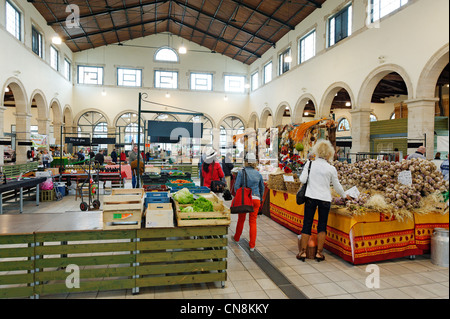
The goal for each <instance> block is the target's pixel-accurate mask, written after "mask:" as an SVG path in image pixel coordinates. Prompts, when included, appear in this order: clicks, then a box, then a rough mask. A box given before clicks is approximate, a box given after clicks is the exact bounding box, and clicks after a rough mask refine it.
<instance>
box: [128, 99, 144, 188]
mask: <svg viewBox="0 0 450 319" xmlns="http://www.w3.org/2000/svg"><path fill="white" fill-rule="evenodd" d="M141 103H142V93H139V104H138V132H137V133H138V138H137V146H138V154H137V170H136V171H137V174H136V175H137V176H136V188H140V183H139V176H140V168H141V166H140V165H141V161H140V158H141V157H140V153H141ZM130 165H131V163H130Z"/></svg>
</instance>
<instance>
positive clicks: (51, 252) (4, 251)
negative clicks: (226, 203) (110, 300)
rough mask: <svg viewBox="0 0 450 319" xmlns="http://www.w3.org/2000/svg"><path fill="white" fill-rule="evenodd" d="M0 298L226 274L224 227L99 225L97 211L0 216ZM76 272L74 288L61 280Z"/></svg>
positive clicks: (214, 278)
mask: <svg viewBox="0 0 450 319" xmlns="http://www.w3.org/2000/svg"><path fill="white" fill-rule="evenodd" d="M0 225H2V227H0V298H24V297H29V298H39V296H41V295H49V294H61V293H76V292H87V291H105V290H116V289H131V290H132V292H133V293H135V294H136V293H139V288H141V287H152V286H166V285H179V284H192V283H205V282H216V281H217V282H222V286H223V285H224V282H225V281H226V277H227V274H226V269H227V261H226V258H227V249H226V247H227V232H228V227H226V226H208V227H174V228H142V229H134V230H127V229H120V227H119V228H118V229H115V230H103V229H102V227H103V223H102V212H67V213H64V214H34V215H30V216H24V215H2V216H0ZM75 271H79V272H77V273H79V276H80V278H79V279H80V280H79V283H80V284H79V287H77V286H76V285H75V282H71V283H72V284H74V285H71V284H69V285H68V284H67V283H66V280H67V279H68V276H70V275H71V274H72V273H73V274H75Z"/></svg>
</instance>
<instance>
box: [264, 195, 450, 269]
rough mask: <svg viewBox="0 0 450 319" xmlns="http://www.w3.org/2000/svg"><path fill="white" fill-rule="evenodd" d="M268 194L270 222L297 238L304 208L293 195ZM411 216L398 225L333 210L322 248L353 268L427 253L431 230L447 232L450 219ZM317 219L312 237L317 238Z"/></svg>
mask: <svg viewBox="0 0 450 319" xmlns="http://www.w3.org/2000/svg"><path fill="white" fill-rule="evenodd" d="M270 192H271V194H270V217H271V219H273V220H274V221H276V222H277V223H279V224H281V225H283V226H285V227H286V228H288V229H290V230H292V231H293V232H294V233H296V234H300V233H301V230H302V227H303V219H304V213H303V210H304V205H300V206H299V205H297V203H296V196H295V195H294V194H289V193H286V192H283V191H276V190H270ZM413 215H414V218H413V219H407V220H403V221H401V220H396V219H395V218H391V217H388V216H386V215H385V214H382V213H376V212H367V213H366V214H364V215H355V216H353V215H350V214H348V212H347V210H346V209H341V208H340V209H335V208H333V209H332V210H331V212H330V214H329V217H328V226H327V239H326V242H325V246H324V247H325V249H327V250H329V251H330V252H332V253H334V254H336V255H338V256H340V257H341V258H342V259H344V260H346V261H348V262H350V263H352V264H355V265H356V264H367V263H372V262H377V261H383V260H389V259H394V258H401V257H407V256H415V255H422V254H425V253H428V252H429V251H430V242H431V236H432V233H433V229H434V228H448V227H449V215H448V214H440V213H436V212H430V213H429V214H425V215H420V214H417V213H414V214H413ZM316 218H317V214H316ZM316 218H315V219H314V223H313V229H312V233H314V234H317V219H316Z"/></svg>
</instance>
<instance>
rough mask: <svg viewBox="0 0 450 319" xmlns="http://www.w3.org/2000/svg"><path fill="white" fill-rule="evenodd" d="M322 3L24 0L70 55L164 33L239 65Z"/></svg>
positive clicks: (257, 55) (248, 61)
mask: <svg viewBox="0 0 450 319" xmlns="http://www.w3.org/2000/svg"><path fill="white" fill-rule="evenodd" d="M325 1H326V0H151V1H149V0H96V1H94V0H70V1H69V0H28V2H31V3H33V5H34V6H35V7H36V9H37V10H38V11H39V12H40V13H41V14H42V16H43V17H44V18H45V19H46V21H47V23H48V25H50V26H52V27H53V28H54V30H55V31H56V32H57V33H58V34H59V35H60V36H61V38H62V39H63V41H64V42H65V43H66V44H67V46H68V47H69V48H70V49H71V50H72V51H73V52H78V51H82V50H87V49H91V48H96V47H100V46H104V45H108V44H118V43H119V44H120V43H123V42H125V41H128V40H131V39H136V38H140V37H144V36H148V35H153V34H158V33H161V32H170V33H172V34H175V35H178V36H180V37H182V38H183V39H185V40H188V41H192V42H194V43H197V44H199V45H201V46H203V47H205V48H207V49H209V50H210V51H211V52H217V53H221V54H223V55H226V56H228V57H230V58H232V59H235V60H237V61H240V62H242V63H245V64H251V63H253V62H254V61H255V60H257V59H258V58H260V57H261V56H262V55H263V54H264V53H265V52H266V51H267V50H269V49H270V48H271V47H275V46H276V43H277V41H279V40H280V39H281V38H282V37H283V36H284V35H285V34H286V33H287V32H289V31H291V30H293V29H294V28H295V27H296V26H297V25H298V24H299V23H300V22H302V21H303V20H304V19H305V18H306V17H308V16H309V15H310V14H311V13H312V12H313V11H314V10H316V9H318V8H321V6H322V4H323V3H324V2H325ZM68 5H76V6H77V8H78V9H79V14H80V15H79V16H80V19H79V22H80V24H79V27H73V25H71V24H68V23H67V18H68V17H69V18H70V17H71V16H70V15H71V10H67V8H68ZM69 22H73V20H69Z"/></svg>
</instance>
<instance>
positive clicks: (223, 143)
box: [220, 116, 245, 158]
mask: <svg viewBox="0 0 450 319" xmlns="http://www.w3.org/2000/svg"><path fill="white" fill-rule="evenodd" d="M244 131H245V125H244V123H243V122H242V121H241V119H239V118H238V117H235V116H229V117H227V118H226V119H225V120H223V122H222V125H221V126H220V153H221V155H222V156H226V154H227V153H228V152H230V153H232V154H233V157H236V158H242V157H243V156H244V144H242V143H240V142H239V141H237V142H236V148H235V149H234V148H233V136H234V135H238V134H243V133H244Z"/></svg>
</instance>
